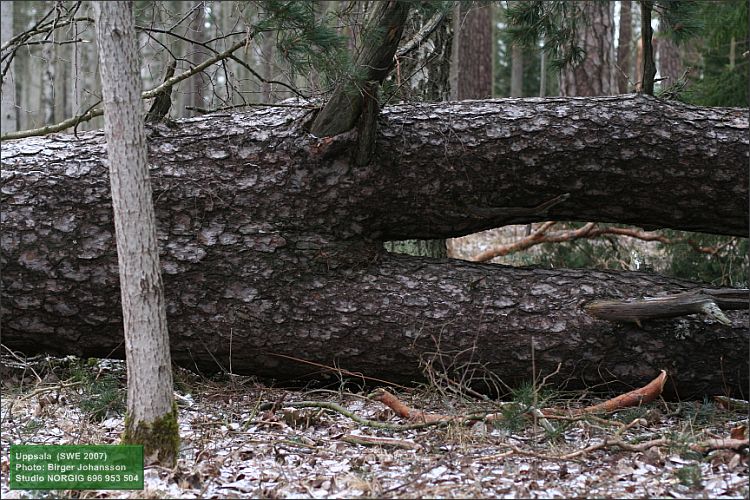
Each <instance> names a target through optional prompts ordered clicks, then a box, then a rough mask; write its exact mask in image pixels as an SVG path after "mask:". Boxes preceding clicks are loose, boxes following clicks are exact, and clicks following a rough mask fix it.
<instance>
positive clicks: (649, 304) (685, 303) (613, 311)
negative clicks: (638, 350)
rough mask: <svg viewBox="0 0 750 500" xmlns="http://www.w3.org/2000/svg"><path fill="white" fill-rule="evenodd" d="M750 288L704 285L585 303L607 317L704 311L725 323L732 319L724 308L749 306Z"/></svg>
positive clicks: (648, 317)
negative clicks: (640, 297)
mask: <svg viewBox="0 0 750 500" xmlns="http://www.w3.org/2000/svg"><path fill="white" fill-rule="evenodd" d="M749 299H750V290H747V289H734V288H721V289H708V288H702V289H699V290H692V291H689V292H683V293H679V294H674V295H667V296H662V297H646V298H643V299H639V300H603V301H601V300H598V301H594V302H592V303H590V304H587V305H586V311H588V312H589V314H591V315H593V316H596V317H597V318H600V319H606V320H608V321H628V322H631V323H637V324H639V325H640V324H642V322H643V321H646V320H651V319H657V318H676V317H678V316H685V315H688V314H705V315H707V316H709V317H711V318H714V319H715V320H717V321H720V322H721V323H724V324H731V321H730V320H729V319H728V318H727V317H726V316H725V315H724V314H723V313H722V311H721V309H725V310H731V309H748V305H749V303H750V301H749Z"/></svg>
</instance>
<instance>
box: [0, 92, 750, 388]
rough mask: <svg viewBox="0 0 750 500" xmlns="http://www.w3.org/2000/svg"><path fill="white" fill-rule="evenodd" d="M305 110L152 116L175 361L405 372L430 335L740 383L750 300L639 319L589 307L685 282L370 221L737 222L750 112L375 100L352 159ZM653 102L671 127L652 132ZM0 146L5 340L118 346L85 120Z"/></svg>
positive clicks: (438, 224) (508, 369)
mask: <svg viewBox="0 0 750 500" xmlns="http://www.w3.org/2000/svg"><path fill="white" fill-rule="evenodd" d="M307 111H308V110H306V109H301V110H298V111H289V109H288V108H283V109H276V110H268V109H264V110H261V111H259V112H255V113H249V114H242V115H227V114H217V115H209V116H204V117H201V118H198V119H192V120H190V121H186V122H182V123H177V124H176V125H175V126H174V127H170V126H167V125H163V124H162V125H157V126H155V128H153V129H152V131H151V136H150V152H151V156H150V158H149V163H150V164H151V165H152V169H153V176H152V180H153V182H154V199H155V203H156V204H157V206H156V209H157V210H156V216H157V220H158V229H159V242H160V250H161V265H162V268H163V270H164V273H165V284H166V286H165V290H166V294H167V296H166V301H167V307H168V314H169V320H170V329H171V337H172V338H171V340H172V348H173V358H174V359H175V360H176V361H178V362H180V363H183V364H186V365H191V366H195V365H197V366H199V367H201V369H205V368H207V367H213V368H219V367H220V366H222V367H225V368H227V367H228V366H229V362H230V359H231V366H232V369H233V370H234V371H237V372H244V373H257V374H262V375H268V376H275V377H286V376H299V375H302V374H304V373H306V372H308V367H307V366H305V365H304V364H300V363H298V362H295V361H292V360H290V359H289V357H293V358H302V359H305V360H309V361H313V362H316V363H325V364H328V365H336V366H341V367H343V368H347V369H350V370H356V371H361V372H362V373H364V374H365V375H368V376H375V377H380V378H388V379H391V380H394V381H404V380H407V381H408V380H412V379H414V378H415V377H418V375H419V359H420V357H426V358H428V359H429V358H430V356H432V357H433V358H434V357H435V356H436V355H437V354H436V353H438V354H440V356H441V358H440V359H441V360H442V361H443V362H444V363H449V360H450V359H453V358H455V360H456V365H455V366H460V365H461V364H464V363H466V362H469V361H474V362H476V363H481V364H486V367H487V368H488V369H490V370H492V371H493V372H494V373H496V374H497V375H498V376H500V377H501V378H502V379H503V380H505V381H507V382H508V383H513V382H515V381H518V380H519V379H521V378H526V377H527V376H528V375H529V374H530V371H531V369H532V363H531V361H530V359H531V352H530V351H531V345H532V342H533V345H534V351H535V360H536V361H535V363H536V368H537V370H542V371H544V372H546V373H550V372H552V371H554V369H555V367H556V366H557V364H558V363H562V367H561V371H560V379H558V380H560V381H562V380H566V379H569V380H571V383H570V386H571V387H572V386H573V385H578V386H580V385H590V384H594V383H598V382H600V381H602V377H604V378H605V381H607V382H608V381H611V380H614V379H617V380H619V381H621V382H622V383H625V384H632V385H640V384H642V383H644V382H645V381H647V380H648V379H650V378H652V377H653V374H654V373H655V372H656V371H658V370H659V369H662V368H666V369H668V370H670V373H671V374H672V375H673V380H674V386H671V387H672V388H673V389H674V390H676V391H677V392H678V393H679V394H680V395H681V396H688V395H694V393H695V392H708V393H711V392H712V391H720V390H722V387H724V386H726V387H729V388H731V389H732V390H738V391H739V390H740V389H741V388H742V385H743V384H746V380H747V373H748V372H747V356H746V353H747V346H748V332H747V330H746V328H745V326H746V320H747V313H746V312H731V311H730V312H729V313H728V316H729V318H730V320H731V321H732V324H731V325H730V326H725V325H722V324H720V323H718V322H715V321H712V320H705V319H703V318H694V317H685V318H681V319H679V320H669V319H666V320H664V319H661V320H653V321H647V322H644V323H643V328H638V327H637V326H635V325H631V324H628V323H617V322H608V321H604V320H601V319H597V318H595V317H592V316H590V315H589V314H588V313H587V312H586V309H585V308H584V307H583V306H585V305H587V304H589V303H590V301H593V300H596V299H607V298H627V297H637V296H640V295H653V294H656V293H658V292H661V291H678V290H684V289H686V288H690V287H692V286H695V285H694V284H691V283H686V282H683V281H679V280H670V279H666V278H663V277H659V276H651V275H647V274H644V273H615V272H603V271H590V272H587V271H580V270H579V271H565V270H557V269H556V270H536V271H535V270H530V269H512V268H505V267H500V266H492V265H481V264H471V263H459V262H455V261H449V260H435V259H426V258H416V257H403V256H393V255H387V254H385V255H384V254H383V253H382V252H381V249H380V242H381V241H383V240H392V239H408V238H415V237H416V238H424V239H429V238H442V237H446V236H452V235H461V234H468V233H470V232H475V231H478V230H481V229H486V228H490V227H497V226H499V225H503V224H506V223H525V222H531V221H539V220H548V219H549V220H555V219H558V220H559V219H562V220H592V221H597V220H606V221H614V222H628V223H635V224H640V225H644V226H653V225H669V226H671V227H677V228H686V229H699V230H713V231H717V232H726V233H729V234H739V235H745V234H747V233H746V231H747V226H748V213H747V205H748V187H747V186H748V170H747V161H748V134H747V133H748V119H747V114H746V110H743V109H705V108H701V109H699V110H697V109H696V108H694V107H691V106H686V105H682V104H680V103H673V102H663V101H660V100H657V99H654V98H650V97H645V96H640V95H639V96H627V97H603V98H591V99H566V98H556V99H555V98H551V99H547V100H544V101H541V102H540V101H539V100H538V99H533V100H528V101H524V100H519V99H514V100H506V101H478V102H464V103H435V104H418V105H415V104H413V103H411V104H408V105H402V106H394V107H391V108H386V109H384V110H383V112H382V114H381V116H380V119H379V127H378V136H377V143H376V149H375V157H376V158H378V162H377V163H371V164H368V165H362V166H356V167H355V166H354V165H353V164H352V163H351V161H350V151H351V148H352V147H354V145H355V143H354V139H353V137H352V135H351V134H342V135H339V136H337V137H332V138H327V139H325V140H321V139H319V138H316V137H314V136H312V135H310V134H309V133H308V132H307V131H306V130H305V128H304V126H303V125H304V123H305V121H306V120H308V119H309V115H308V114H307ZM662 123H669V124H670V127H669V129H668V130H665V129H660V130H661V133H668V134H669V137H668V139H669V140H665V139H666V138H661V139H660V140H658V141H657V140H655V137H654V135H653V130H654V127H655V126H657V125H658V124H662ZM269 127H273V129H274V133H273V134H269V133H268V130H269ZM2 149H3V155H2V167H3V168H2V171H3V177H2V186H0V195H1V196H2V198H0V200H1V201H2V213H3V217H4V220H3V238H2V240H1V241H0V243H1V244H2V259H3V273H2V277H1V279H2V285H3V286H2V293H3V296H2V305H3V311H2V320H3V342H4V343H5V344H6V345H8V346H9V347H11V348H14V349H21V350H25V351H28V352H31V351H34V350H50V351H53V352H65V351H68V352H76V353H85V354H86V355H107V354H109V353H110V351H112V350H113V349H114V352H115V354H117V355H122V351H120V350H117V349H115V348H116V347H117V346H118V345H119V343H120V342H121V339H122V334H121V331H122V326H121V323H120V316H119V314H118V312H117V308H116V301H114V300H112V297H113V296H117V286H118V281H117V272H116V260H115V259H116V256H115V248H114V244H113V229H112V214H111V209H110V204H109V196H108V183H107V182H108V181H107V172H106V169H105V167H104V166H103V154H104V153H103V145H102V136H101V134H97V133H85V134H82V135H81V139H80V140H75V139H73V138H72V137H67V136H54V137H50V138H46V139H39V138H32V139H28V140H20V141H7V142H3V144H2ZM540 152H543V156H540V155H541V154H542V153H540ZM719 158H720V159H721V161H718V159H719ZM415 199H418V200H421V201H420V203H419V204H418V205H417V206H415V204H414V200H415ZM137 241H143V240H137ZM675 332H677V333H675ZM532 337H533V339H532ZM461 352H463V353H464V354H459V353H461ZM230 353H231V357H230ZM429 353H433V354H432V355H430V354H429ZM284 356H286V357H284ZM193 363H195V365H193ZM217 363H218V364H217ZM433 366H436V364H435V363H433ZM602 374H605V375H602Z"/></svg>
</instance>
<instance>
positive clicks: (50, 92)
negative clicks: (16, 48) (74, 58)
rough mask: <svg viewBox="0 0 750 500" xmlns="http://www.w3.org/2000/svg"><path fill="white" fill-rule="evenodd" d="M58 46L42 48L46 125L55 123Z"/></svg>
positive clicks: (47, 45) (49, 45)
mask: <svg viewBox="0 0 750 500" xmlns="http://www.w3.org/2000/svg"><path fill="white" fill-rule="evenodd" d="M56 59H57V45H55V44H54V43H48V44H45V45H43V46H42V62H43V65H42V99H41V108H42V120H43V123H44V125H51V124H53V123H55V67H56V64H55V60H56Z"/></svg>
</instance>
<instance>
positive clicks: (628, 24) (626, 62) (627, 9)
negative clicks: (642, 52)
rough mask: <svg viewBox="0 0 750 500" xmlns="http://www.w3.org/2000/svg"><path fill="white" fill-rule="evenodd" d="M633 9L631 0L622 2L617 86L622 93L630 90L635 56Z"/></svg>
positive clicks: (618, 42)
mask: <svg viewBox="0 0 750 500" xmlns="http://www.w3.org/2000/svg"><path fill="white" fill-rule="evenodd" d="M632 45H633V10H632V2H631V0H622V1H621V2H620V36H619V39H618V41H617V88H618V90H619V91H620V93H621V94H627V93H628V92H629V91H630V86H631V85H630V75H631V73H632V69H631V68H632V65H633V62H632V61H633V57H632V55H631V54H632Z"/></svg>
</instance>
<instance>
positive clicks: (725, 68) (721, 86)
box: [685, 0, 750, 107]
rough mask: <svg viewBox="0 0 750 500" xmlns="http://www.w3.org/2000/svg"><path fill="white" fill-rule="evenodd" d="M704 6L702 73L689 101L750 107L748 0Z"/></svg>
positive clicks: (701, 14)
mask: <svg viewBox="0 0 750 500" xmlns="http://www.w3.org/2000/svg"><path fill="white" fill-rule="evenodd" d="M700 7H701V11H700V16H701V18H702V19H703V20H704V25H703V27H702V30H701V35H702V38H703V57H702V67H701V76H700V79H699V80H698V81H697V82H696V83H695V85H694V86H693V87H692V88H691V89H690V90H691V92H689V93H688V95H687V96H686V99H685V100H686V101H688V102H690V103H692V104H699V105H701V106H742V107H747V106H750V101H748V70H749V69H750V57H749V56H748V51H750V35H749V34H748V33H749V32H748V2H747V1H746V0H727V1H722V2H705V3H702V4H701V5H700Z"/></svg>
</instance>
